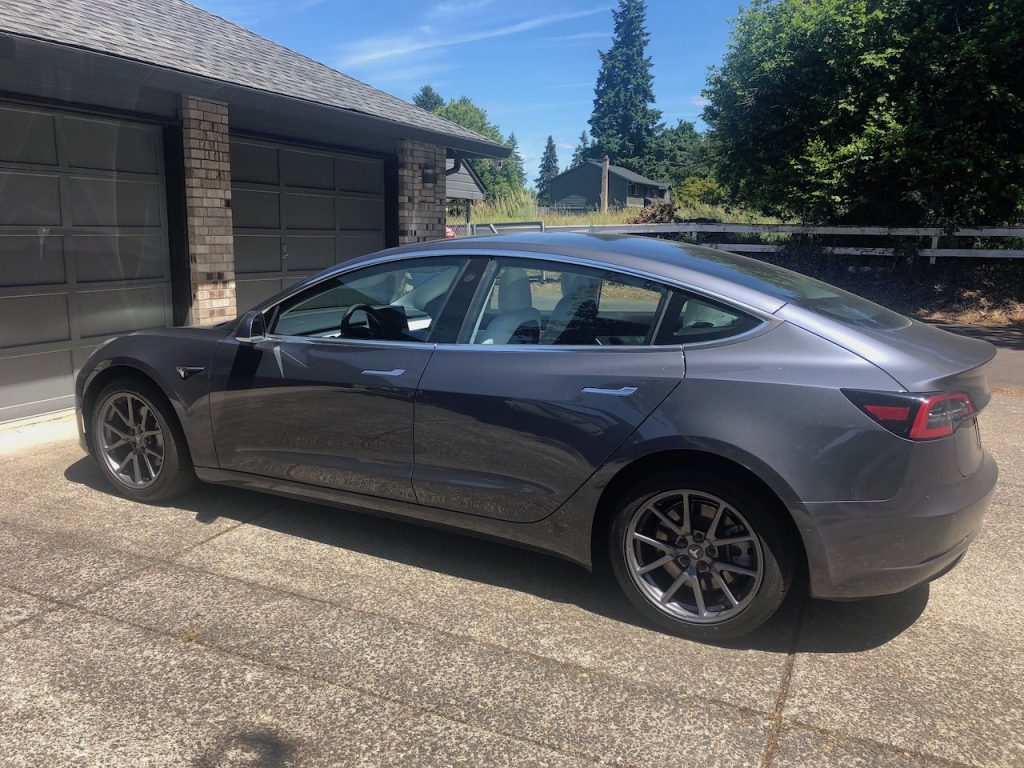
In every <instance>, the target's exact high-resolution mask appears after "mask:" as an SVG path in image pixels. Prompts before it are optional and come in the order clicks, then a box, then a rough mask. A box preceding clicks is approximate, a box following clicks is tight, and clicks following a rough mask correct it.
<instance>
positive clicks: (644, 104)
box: [588, 0, 661, 167]
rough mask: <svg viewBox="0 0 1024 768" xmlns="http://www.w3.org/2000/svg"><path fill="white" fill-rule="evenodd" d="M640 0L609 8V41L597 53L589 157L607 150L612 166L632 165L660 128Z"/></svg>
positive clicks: (644, 7) (643, 7) (644, 8)
mask: <svg viewBox="0 0 1024 768" xmlns="http://www.w3.org/2000/svg"><path fill="white" fill-rule="evenodd" d="M646 18H647V3H646V1H645V0H619V6H618V8H617V9H616V10H614V11H612V19H613V21H614V31H613V34H612V44H611V47H610V48H609V49H608V50H607V51H601V52H600V56H601V69H600V71H599V72H598V75H597V85H596V86H595V88H594V110H593V112H592V113H591V115H590V135H591V136H592V137H593V139H594V146H593V147H592V148H591V149H590V150H588V159H597V158H599V157H600V156H601V155H602V154H605V153H607V154H608V155H609V157H611V158H612V160H613V162H615V163H616V164H617V165H623V166H626V167H632V166H634V165H635V160H634V158H642V157H644V156H645V155H647V153H648V152H649V150H650V148H651V144H652V143H653V142H654V139H655V136H656V135H657V133H658V132H659V128H660V126H659V121H660V120H661V112H659V111H658V110H657V109H655V108H654V107H653V106H652V105H653V104H654V76H653V75H652V74H651V59H650V58H649V57H648V56H646V55H645V54H646V48H647V42H648V40H649V39H650V35H649V34H648V33H647V29H646V27H645V26H644V24H645V22H646Z"/></svg>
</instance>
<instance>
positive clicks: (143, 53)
mask: <svg viewBox="0 0 1024 768" xmlns="http://www.w3.org/2000/svg"><path fill="white" fill-rule="evenodd" d="M0 32H10V33H12V34H16V35H24V36H27V37H32V38H36V39H39V40H45V41H47V42H52V43H58V44H63V45H71V46H75V47H78V48H85V49H88V50H93V51H97V52H100V53H105V54H109V55H112V56H118V57H122V58H125V59H130V60H133V61H138V62H142V63H145V64H152V65H155V66H158V67H163V68H166V69H172V70H176V71H178V72H182V73H185V74H189V75H194V76H198V77H203V78H209V79H212V80H217V81H220V82H226V83H230V84H232V85H239V86H244V87H248V88H253V89H257V90H260V91H265V92H269V93H274V94H279V95H283V96H290V97H293V98H298V99H304V100H306V101H310V102H313V103H317V104H324V105H327V106H330V107H335V108H338V109H344V110H351V111H354V112H359V113H362V114H366V115H370V116H373V117H377V118H381V119H384V120H389V121H392V122H396V123H400V124H405V125H409V126H412V127H415V128H417V129H419V130H421V131H429V132H433V133H437V134H441V135H443V136H450V137H458V138H461V139H464V140H468V141H472V142H479V143H482V144H487V145H491V146H493V147H494V148H495V149H496V150H497V151H496V152H495V154H496V155H503V154H506V153H505V152H502V151H501V150H502V149H503V148H501V147H500V146H499V145H497V144H495V143H494V142H492V141H490V140H489V139H486V138H484V137H482V136H480V135H478V134H476V133H474V132H473V131H470V130H468V129H466V128H463V127H462V126H459V125H455V124H454V123H451V122H448V121H447V120H444V119H443V118H440V117H438V116H437V115H434V114H431V113H430V112H427V111H426V110H423V109H420V108H419V107H416V106H414V105H412V104H409V103H407V102H405V101H402V100H401V99H399V98H397V97H395V96H392V95H390V94H387V93H384V92H383V91H380V90H377V89H376V88H373V87H371V86H369V85H366V84H365V83H362V82H360V81H358V80H356V79H354V78H352V77H349V76H348V75H345V74H343V73H341V72H338V71H336V70H334V69H331V68H330V67H328V66H326V65H324V64H320V63H319V62H316V61H314V60H312V59H310V58H307V57H306V56H303V55H301V54H298V53H296V52H294V51H291V50H289V49H287V48H285V47H283V46H280V45H278V44H277V43H274V42H271V41H270V40H267V39H266V38H263V37H260V36H259V35H257V34H255V33H254V32H250V31H249V30H247V29H244V28H242V27H240V26H238V25H236V24H233V23H231V22H229V21H226V20H224V19H222V18H220V17H219V16H215V15H214V14H212V13H208V12H207V11H204V10H202V9H200V8H197V7H195V6H194V5H190V4H189V3H186V2H184V1H183V0H59V1H58V0H3V1H2V2H0Z"/></svg>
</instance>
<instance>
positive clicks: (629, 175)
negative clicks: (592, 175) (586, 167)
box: [587, 160, 672, 189]
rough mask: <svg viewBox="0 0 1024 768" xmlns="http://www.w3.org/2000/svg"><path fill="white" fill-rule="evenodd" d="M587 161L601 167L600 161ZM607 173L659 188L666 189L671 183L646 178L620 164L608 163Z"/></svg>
mask: <svg viewBox="0 0 1024 768" xmlns="http://www.w3.org/2000/svg"><path fill="white" fill-rule="evenodd" d="M587 162H589V163H590V164H591V165H596V166H597V167H599V168H600V167H601V163H599V162H598V161H597V160H588V161H587ZM608 173H614V174H615V175H616V176H621V177H622V178H623V179H625V180H626V181H631V182H633V183H634V184H647V185H648V186H651V187H660V188H661V189H668V188H669V187H671V186H672V185H671V184H668V183H667V182H664V181H654V180H653V179H648V178H647V177H646V176H641V175H640V174H639V173H636V172H635V171H631V170H629V169H628V168H623V167H622V166H621V165H609V166H608Z"/></svg>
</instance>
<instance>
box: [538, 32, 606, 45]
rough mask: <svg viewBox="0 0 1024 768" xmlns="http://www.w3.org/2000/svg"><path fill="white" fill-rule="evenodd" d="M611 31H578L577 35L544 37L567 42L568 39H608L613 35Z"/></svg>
mask: <svg viewBox="0 0 1024 768" xmlns="http://www.w3.org/2000/svg"><path fill="white" fill-rule="evenodd" d="M611 35H612V33H611V32H577V33H576V34H575V35H560V36H558V37H545V38H544V39H545V40H546V41H548V42H552V43H560V42H565V41H567V40H600V39H602V38H604V39H607V38H609V37H611Z"/></svg>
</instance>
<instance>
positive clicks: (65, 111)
mask: <svg viewBox="0 0 1024 768" xmlns="http://www.w3.org/2000/svg"><path fill="white" fill-rule="evenodd" d="M508 154H509V150H508V148H507V147H504V146H501V145H500V144H498V143H496V142H494V141H491V140H489V139H487V138H485V137H483V136H480V135H478V134H476V133H474V132H473V131H471V130H468V129H466V128H463V127H462V126H459V125H455V124H453V123H450V122H448V121H446V120H444V119H442V118H441V117H439V116H437V115H435V114H432V113H430V112H427V111H424V110H422V109H419V108H418V107H416V106H414V105H412V104H409V103H408V102H405V101H402V100H401V99H399V98H397V97H395V96H392V95H390V94H388V93H385V92H383V91H379V90H377V89H375V88H372V87H371V86H369V85H366V84H364V83H361V82H359V81H357V80H354V79H353V78H351V77H348V76H347V75H345V74H343V73H341V72H338V71H336V70H334V69H332V68H330V67H329V66H326V65H324V64H322V63H319V62H316V61H313V60H312V59H309V58H307V57H305V56H302V55H300V54H298V53H295V52H293V51H291V50H288V49H287V48H283V47H281V46H280V45H277V44H276V43H273V42H272V41H270V40H267V39H265V38H262V37H260V36H259V35H257V34H254V33H252V32H250V31H248V30H245V29H243V28H241V27H239V26H237V25H235V24H232V23H230V22H228V21H225V20H224V19H222V18H220V17H218V16H216V15H213V14H211V13H209V12H207V11H204V10H203V9H201V8H197V7H196V6H194V5H190V4H189V3H187V2H174V3H166V2H158V3H140V2H137V0H76V2H74V3H70V4H69V3H54V2H44V0H16V2H13V3H12V2H0V423H5V422H8V421H12V420H16V419H22V418H36V417H45V416H46V414H50V413H53V412H57V411H61V410H63V409H66V408H70V407H72V406H73V405H74V397H73V394H72V392H73V390H74V387H73V383H74V382H73V379H74V376H75V373H76V372H77V370H78V369H79V368H80V367H81V365H82V363H83V362H84V361H85V359H86V357H87V356H88V354H89V353H90V351H91V350H92V349H94V348H95V347H96V346H97V345H98V344H99V343H101V342H102V341H104V340H105V339H107V338H110V337H111V336H115V335H118V334H121V333H126V332H131V331H136V330H142V329H146V328H153V327H162V326H170V325H175V324H177V325H198V326H213V325H217V324H221V323H227V322H230V321H232V320H233V319H234V318H235V317H237V316H238V314H239V313H240V312H243V311H244V310H245V309H247V308H248V307H250V306H252V305H253V304H255V303H258V302H259V301H261V300H262V299H264V298H266V297H268V296H270V295H272V294H274V293H276V292H278V291H280V290H281V289H282V288H287V287H289V286H291V285H293V284H294V283H296V282H298V281H301V280H303V279H304V278H306V277H308V276H309V275H312V274H315V273H316V272H318V271H320V270H322V269H324V268H325V267H329V266H332V265H334V264H337V263H340V262H344V261H346V260H348V259H351V258H353V257H355V256H358V255H361V254H365V253H369V252H372V251H375V250H379V249H381V248H384V247H388V246H393V245H400V244H403V243H414V242H424V241H427V240H433V239H436V238H440V237H444V235H445V180H446V176H445V173H444V170H445V165H446V162H447V161H448V160H452V161H455V160H456V159H457V158H478V157H479V158H482V157H491V158H498V157H506V156H508Z"/></svg>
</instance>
